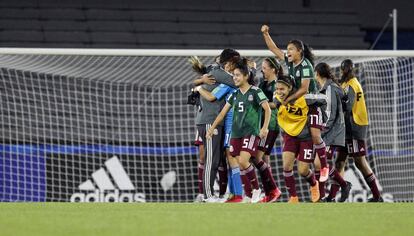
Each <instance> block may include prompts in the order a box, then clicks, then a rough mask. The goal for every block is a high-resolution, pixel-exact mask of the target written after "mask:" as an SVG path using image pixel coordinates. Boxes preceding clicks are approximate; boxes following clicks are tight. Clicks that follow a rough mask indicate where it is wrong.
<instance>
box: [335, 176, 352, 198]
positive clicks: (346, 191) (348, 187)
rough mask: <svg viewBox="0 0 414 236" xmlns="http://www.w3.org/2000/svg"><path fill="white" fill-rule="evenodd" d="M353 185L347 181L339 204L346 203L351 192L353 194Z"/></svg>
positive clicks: (342, 189)
mask: <svg viewBox="0 0 414 236" xmlns="http://www.w3.org/2000/svg"><path fill="white" fill-rule="evenodd" d="M351 188H352V184H351V183H350V182H348V181H346V187H345V188H341V197H340V198H339V200H338V202H345V201H346V199H348V197H349V192H351Z"/></svg>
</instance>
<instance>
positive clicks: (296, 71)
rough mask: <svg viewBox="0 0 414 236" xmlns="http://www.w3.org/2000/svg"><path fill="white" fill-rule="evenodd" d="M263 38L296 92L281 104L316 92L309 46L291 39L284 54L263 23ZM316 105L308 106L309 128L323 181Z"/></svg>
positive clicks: (323, 155)
mask: <svg viewBox="0 0 414 236" xmlns="http://www.w3.org/2000/svg"><path fill="white" fill-rule="evenodd" d="M261 31H262V33H263V37H264V40H265V42H266V45H267V47H268V48H269V50H270V51H271V52H273V53H274V54H275V55H276V57H277V58H279V59H280V60H283V61H285V63H286V65H287V67H288V73H289V76H290V77H291V78H293V79H294V87H295V88H296V92H295V93H294V94H292V95H290V96H289V97H287V98H286V99H285V100H284V101H282V104H283V105H286V104H287V103H289V102H291V101H294V100H296V99H298V98H300V97H302V96H303V95H305V94H307V93H316V92H317V88H316V82H315V79H314V75H313V61H314V55H313V53H312V51H311V50H310V48H309V46H308V45H306V44H304V43H303V42H302V41H300V40H291V41H289V42H288V45H287V53H286V55H285V54H284V53H283V51H282V50H281V49H280V48H278V47H277V46H276V44H275V42H274V41H273V40H272V38H271V37H270V34H269V27H268V26H267V25H263V26H262V28H261ZM321 113H322V112H321V110H320V108H318V107H310V112H309V118H310V130H311V136H312V141H313V144H314V149H315V151H316V153H317V154H318V157H319V159H320V163H321V172H320V178H319V181H321V182H325V181H326V180H327V179H328V175H329V168H328V166H327V163H326V147H325V143H324V141H323V139H322V138H321V129H322V128H323V125H322V114H321Z"/></svg>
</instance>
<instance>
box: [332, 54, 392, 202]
mask: <svg viewBox="0 0 414 236" xmlns="http://www.w3.org/2000/svg"><path fill="white" fill-rule="evenodd" d="M340 83H341V86H342V88H343V89H344V91H345V93H346V94H347V96H348V100H347V102H346V108H345V133H346V134H345V136H346V137H345V144H346V148H341V149H340V150H339V153H338V158H337V160H336V168H337V169H338V170H340V171H341V172H343V171H344V168H345V163H346V159H347V157H348V156H350V157H353V158H354V162H355V165H356V167H357V168H358V169H359V171H361V173H362V175H363V176H364V179H365V182H366V183H367V184H368V186H369V187H370V189H371V192H372V198H370V199H369V200H368V201H369V202H383V201H384V200H383V199H382V197H381V194H380V192H379V190H378V186H377V182H376V178H375V175H374V173H373V172H372V170H371V168H370V167H369V164H368V162H367V160H366V157H365V156H366V146H365V139H366V138H367V130H368V124H369V122H368V113H367V108H366V105H365V96H364V91H363V90H362V86H361V84H360V83H359V82H358V79H357V78H356V76H355V74H354V63H353V62H352V60H350V59H346V60H344V61H342V63H341V80H340ZM338 188H339V187H338V186H336V185H333V186H332V187H331V191H330V193H329V196H328V198H330V199H333V198H334V197H335V195H336V192H337V191H338Z"/></svg>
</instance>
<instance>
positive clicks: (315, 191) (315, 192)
mask: <svg viewBox="0 0 414 236" xmlns="http://www.w3.org/2000/svg"><path fill="white" fill-rule="evenodd" d="M310 191H311V200H312V202H318V201H319V198H320V194H319V182H318V181H316V184H315V185H314V186H311V188H310Z"/></svg>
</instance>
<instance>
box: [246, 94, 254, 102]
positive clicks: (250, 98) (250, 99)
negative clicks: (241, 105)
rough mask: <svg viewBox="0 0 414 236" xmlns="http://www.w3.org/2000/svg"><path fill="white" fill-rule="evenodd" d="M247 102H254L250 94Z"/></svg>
mask: <svg viewBox="0 0 414 236" xmlns="http://www.w3.org/2000/svg"><path fill="white" fill-rule="evenodd" d="M247 100H249V101H250V102H251V101H253V95H251V94H250V95H249V97H248V98H247Z"/></svg>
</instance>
